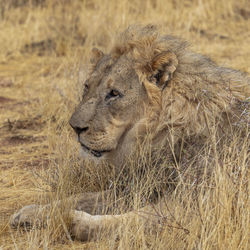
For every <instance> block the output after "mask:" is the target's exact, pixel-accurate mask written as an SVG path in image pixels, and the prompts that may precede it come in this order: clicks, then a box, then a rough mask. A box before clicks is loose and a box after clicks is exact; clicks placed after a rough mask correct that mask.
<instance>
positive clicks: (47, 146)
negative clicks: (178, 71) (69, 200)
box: [0, 0, 250, 249]
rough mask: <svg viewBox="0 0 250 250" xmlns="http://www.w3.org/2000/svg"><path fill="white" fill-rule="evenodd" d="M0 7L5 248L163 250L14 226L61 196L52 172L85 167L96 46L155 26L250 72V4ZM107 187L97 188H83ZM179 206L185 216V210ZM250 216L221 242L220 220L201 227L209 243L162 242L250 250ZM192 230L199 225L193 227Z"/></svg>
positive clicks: (181, 238) (159, 243)
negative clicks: (80, 130) (27, 211)
mask: <svg viewBox="0 0 250 250" xmlns="http://www.w3.org/2000/svg"><path fill="white" fill-rule="evenodd" d="M118 2H119V3H118ZM0 7H1V13H0V37H1V39H0V190H1V192H0V249H14V248H15V249H37V248H40V247H41V248H42V247H43V248H47V247H49V248H50V249H59V248H61V249H68V248H69V247H71V248H72V249H74V248H75V249H83V248H85V247H86V248H102V249H106V248H115V247H116V246H117V247H120V248H122V249H128V248H131V249H137V248H145V246H147V247H148V248H150V247H151V248H154V249H155V248H156V247H158V248H162V247H163V246H165V245H164V244H165V243H164V238H162V237H159V236H157V237H156V238H147V239H144V238H143V237H142V236H141V235H139V236H138V234H135V235H133V234H132V233H131V232H127V234H126V236H124V238H121V239H120V241H119V242H118V241H116V240H115V237H113V238H112V237H111V238H110V239H109V240H103V241H101V242H92V243H85V244H83V243H80V242H72V241H71V239H69V236H68V235H67V232H65V231H67V230H65V228H64V227H63V225H64V224H63V223H61V224H60V223H59V224H58V226H57V225H54V227H53V229H54V230H53V233H52V230H50V231H49V230H47V231H46V230H45V231H43V230H42V231H39V230H34V231H32V232H28V233H27V232H23V231H15V230H12V229H11V228H10V227H9V224H8V221H9V218H10V216H11V214H13V213H14V212H15V211H16V210H18V209H20V208H21V207H22V206H24V205H28V204H32V203H35V202H36V203H44V202H47V201H48V200H50V199H51V197H54V195H55V193H56V194H58V193H59V195H58V196H63V194H61V193H60V192H62V191H58V188H57V187H54V186H53V185H51V183H53V180H54V179H53V178H54V177H52V174H50V175H48V173H50V172H51V173H53V176H54V174H55V173H56V174H58V175H59V177H58V178H59V179H60V174H61V172H60V171H61V170H58V169H57V168H62V169H66V168H65V166H69V164H76V165H77V164H78V163H79V162H78V160H77V156H76V153H75V151H76V150H75V147H76V143H75V142H74V134H73V131H71V128H70V127H69V125H68V119H69V117H70V115H71V112H72V111H73V109H74V107H75V104H76V103H77V102H78V98H79V96H80V94H79V89H81V86H80V82H81V81H82V80H83V79H84V77H85V72H86V64H87V59H88V58H89V55H88V52H89V51H90V48H91V47H93V46H97V47H100V48H102V49H104V50H107V49H108V48H109V47H110V43H111V42H112V40H113V38H114V36H115V34H116V33H117V30H119V31H120V30H123V29H124V28H125V27H126V26H127V25H128V24H132V23H136V22H140V23H152V22H153V23H156V24H160V25H162V27H163V28H164V30H165V32H166V33H169V34H173V35H177V36H181V37H182V38H184V39H186V40H188V41H189V42H190V43H191V44H192V45H193V46H192V49H193V50H195V51H198V52H200V53H203V54H206V55H208V56H210V57H211V58H212V59H213V60H215V61H216V62H217V63H219V64H222V65H224V66H229V67H233V68H236V69H238V70H241V71H244V72H248V73H250V60H249V58H250V7H249V4H248V1H247V0H238V1H234V0H228V1H219V2H218V1H215V0H211V1H198V0H197V1H196V0H189V1H170V0H169V1H163V0H158V1H157V0H148V1H126V0H123V1H108V0H104V1H99V0H96V1H94V0H93V1H92V0H88V1H80V0H77V1H59V0H58V1H53V3H52V1H46V0H41V1H35V0H33V1H32V0H30V1H25V0H22V1H21V0H20V1H18V0H16V1H15V0H11V1H2V2H0ZM72 156H73V158H71V157H72ZM70 161H74V163H72V162H70ZM246 173H248V174H249V172H246ZM50 178H51V180H50ZM96 178H97V179H98V178H99V177H98V176H97V177H96V176H95V179H96ZM60 185H61V186H60V187H64V188H65V187H66V186H67V185H68V184H60ZM67 187H69V186H67ZM70 188H72V187H71V186H70ZM70 188H69V189H70ZM99 188H100V187H97V186H96V185H95V183H94V181H93V182H89V183H88V185H86V187H83V189H84V190H92V191H94V190H97V189H99ZM55 190H56V191H55ZM72 192H73V191H72ZM223 194H224V196H225V197H226V196H227V193H223ZM246 196H247V195H246ZM221 197H222V196H221ZM221 199H222V198H221ZM222 200H223V199H222ZM220 202H221V203H223V201H220ZM224 206H225V204H224ZM176 207H177V209H176V210H175V211H176V213H177V214H178V211H179V214H178V216H180V217H181V213H182V212H181V211H182V210H181V208H178V204H176ZM178 209H179V210H178ZM222 211H224V210H222ZM201 212H202V211H201ZM203 212H204V213H205V211H203ZM245 213H246V214H242V215H241V217H240V219H239V218H238V219H239V220H238V221H237V222H235V224H233V222H232V221H231V222H230V220H229V222H228V221H227V223H226V222H225V225H227V226H226V228H225V229H224V230H225V231H224V232H223V234H222V233H221V230H222V229H221V228H223V227H222V226H220V224H219V223H221V220H219V221H218V220H217V221H216V212H214V214H213V213H212V214H211V216H212V217H211V218H210V219H208V221H207V222H206V223H207V224H206V223H205V222H204V221H203V224H202V223H201V225H200V231H201V232H203V234H202V233H201V235H199V233H198V232H197V230H194V231H195V232H193V233H191V234H190V233H189V234H186V233H185V232H184V233H180V234H179V233H177V232H173V231H174V230H172V231H171V232H170V231H169V232H168V234H165V236H164V237H165V239H166V242H168V244H169V245H168V246H169V248H171V247H172V248H175V249H183V248H186V249H191V248H193V249H222V248H221V247H222V246H223V247H227V248H228V249H236V248H237V249H247V248H249V244H250V243H249V241H248V240H247V237H246V236H247V235H249V234H248V233H247V230H249V228H250V226H249V225H250V222H249V215H248V216H247V211H246V212H245ZM225 214H226V212H225ZM225 214H223V215H222V217H223V216H224V215H225ZM248 214H249V213H248ZM225 216H226V215H225ZM222 217H221V218H222ZM223 218H224V217H223ZM225 218H226V217H225ZM192 223H194V224H192ZM209 223H210V224H209ZM230 223H231V224H230ZM192 227H196V224H195V221H192V222H189V228H192ZM197 228H198V227H197ZM235 228H236V229H235ZM243 228H245V232H243ZM247 228H248V229H247ZM212 229H213V230H212ZM177 231H178V230H177ZM234 231H235V232H234ZM208 232H209V233H208ZM132 236H133V237H132ZM126 237H127V238H126ZM152 237H153V236H152ZM230 237H231V238H230ZM229 239H230V240H229ZM128 242H133V243H131V244H130V243H128ZM149 242H150V243H149ZM149 246H150V247H149Z"/></svg>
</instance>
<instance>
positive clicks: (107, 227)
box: [70, 206, 159, 241]
mask: <svg viewBox="0 0 250 250" xmlns="http://www.w3.org/2000/svg"><path fill="white" fill-rule="evenodd" d="M71 216H72V224H71V230H70V231H71V233H72V236H73V237H74V238H75V239H77V240H82V241H86V240H90V239H95V236H96V235H97V234H98V233H99V232H105V234H109V233H111V231H117V229H118V228H119V227H124V226H125V225H126V224H127V223H132V224H133V223H134V222H138V223H139V225H140V226H143V225H144V226H145V229H147V228H150V227H151V226H152V225H155V224H157V223H158V220H159V216H155V214H154V212H153V211H152V207H151V206H146V207H144V208H142V209H139V210H133V211H130V212H127V213H124V214H116V215H91V214H88V213H86V212H84V211H77V210H74V211H73V212H72V214H71Z"/></svg>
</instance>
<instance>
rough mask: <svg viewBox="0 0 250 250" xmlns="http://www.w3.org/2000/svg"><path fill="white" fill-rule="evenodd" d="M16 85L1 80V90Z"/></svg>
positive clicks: (9, 81)
mask: <svg viewBox="0 0 250 250" xmlns="http://www.w3.org/2000/svg"><path fill="white" fill-rule="evenodd" d="M13 86H14V84H13V82H12V81H11V80H7V79H0V88H11V87H13Z"/></svg>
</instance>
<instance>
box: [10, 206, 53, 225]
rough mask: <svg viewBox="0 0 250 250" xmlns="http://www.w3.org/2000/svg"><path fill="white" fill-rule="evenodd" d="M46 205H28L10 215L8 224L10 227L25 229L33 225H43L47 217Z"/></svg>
mask: <svg viewBox="0 0 250 250" xmlns="http://www.w3.org/2000/svg"><path fill="white" fill-rule="evenodd" d="M47 210H48V206H40V205H35V204H33V205H28V206H25V207H23V208H22V209H20V210H19V211H18V212H17V213H15V214H14V215H12V217H11V219H10V225H11V227H12V228H18V227H23V228H25V229H27V230H29V229H32V228H33V227H38V228H41V227H45V226H46V221H47V219H48V211H47Z"/></svg>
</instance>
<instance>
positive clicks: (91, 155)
mask: <svg viewBox="0 0 250 250" xmlns="http://www.w3.org/2000/svg"><path fill="white" fill-rule="evenodd" d="M107 153H108V152H97V151H95V152H93V151H91V150H88V149H86V148H84V147H82V146H80V148H79V156H80V157H81V158H83V159H85V160H89V161H95V162H100V161H101V160H104V159H105V158H106V154H107Z"/></svg>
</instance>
